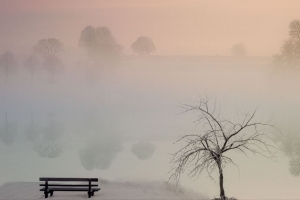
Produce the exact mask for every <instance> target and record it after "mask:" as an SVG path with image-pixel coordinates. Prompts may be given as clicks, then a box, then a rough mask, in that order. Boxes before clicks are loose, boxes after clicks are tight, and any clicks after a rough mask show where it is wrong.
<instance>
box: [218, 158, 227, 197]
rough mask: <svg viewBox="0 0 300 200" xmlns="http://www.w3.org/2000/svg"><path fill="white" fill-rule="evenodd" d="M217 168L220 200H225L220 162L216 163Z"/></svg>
mask: <svg viewBox="0 0 300 200" xmlns="http://www.w3.org/2000/svg"><path fill="white" fill-rule="evenodd" d="M218 168H219V175H220V176H219V183H220V198H221V200H225V198H226V197H225V190H224V186H223V182H224V180H223V169H222V166H221V162H218Z"/></svg>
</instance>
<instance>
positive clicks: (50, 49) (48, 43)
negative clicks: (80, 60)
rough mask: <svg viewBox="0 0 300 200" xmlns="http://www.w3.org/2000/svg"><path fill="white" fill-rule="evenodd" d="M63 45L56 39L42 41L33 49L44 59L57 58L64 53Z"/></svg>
mask: <svg viewBox="0 0 300 200" xmlns="http://www.w3.org/2000/svg"><path fill="white" fill-rule="evenodd" d="M62 48H63V45H62V43H61V42H60V41H59V40H58V39H56V38H48V39H41V40H39V41H38V43H37V44H36V45H35V46H34V47H33V50H34V51H35V52H36V53H38V54H40V55H42V56H43V57H48V56H56V55H57V54H58V53H59V52H61V51H62Z"/></svg>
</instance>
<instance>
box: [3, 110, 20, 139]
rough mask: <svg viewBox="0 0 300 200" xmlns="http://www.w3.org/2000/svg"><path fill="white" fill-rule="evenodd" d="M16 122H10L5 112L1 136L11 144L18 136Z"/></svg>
mask: <svg viewBox="0 0 300 200" xmlns="http://www.w3.org/2000/svg"><path fill="white" fill-rule="evenodd" d="M16 127H17V126H16V124H15V123H14V122H10V121H9V120H8V117H7V113H6V112H5V122H4V123H3V124H2V127H1V129H0V138H1V140H2V142H3V143H4V144H6V145H11V144H12V143H13V141H14V139H15V137H16V134H17V128H16Z"/></svg>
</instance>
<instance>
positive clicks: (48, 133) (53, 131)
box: [34, 114, 64, 158]
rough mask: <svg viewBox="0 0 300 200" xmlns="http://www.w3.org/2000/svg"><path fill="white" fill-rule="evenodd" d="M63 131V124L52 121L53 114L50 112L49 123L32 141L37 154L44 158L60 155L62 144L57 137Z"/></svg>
mask: <svg viewBox="0 0 300 200" xmlns="http://www.w3.org/2000/svg"><path fill="white" fill-rule="evenodd" d="M63 131H64V126H63V124H61V123H58V122H56V121H54V117H53V114H51V115H50V122H49V125H48V126H47V127H46V128H45V129H44V131H43V133H42V134H41V137H39V138H38V140H37V141H36V142H35V143H34V151H36V152H37V153H38V154H39V156H41V157H46V158H56V157H58V156H60V154H61V153H62V150H63V145H62V144H61V143H60V141H59V138H60V137H61V135H62V133H63Z"/></svg>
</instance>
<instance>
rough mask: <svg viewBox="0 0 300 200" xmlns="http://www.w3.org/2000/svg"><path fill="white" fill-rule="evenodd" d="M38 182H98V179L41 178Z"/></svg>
mask: <svg viewBox="0 0 300 200" xmlns="http://www.w3.org/2000/svg"><path fill="white" fill-rule="evenodd" d="M40 181H78V182H80V181H91V182H98V178H47V177H41V178H40Z"/></svg>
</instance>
